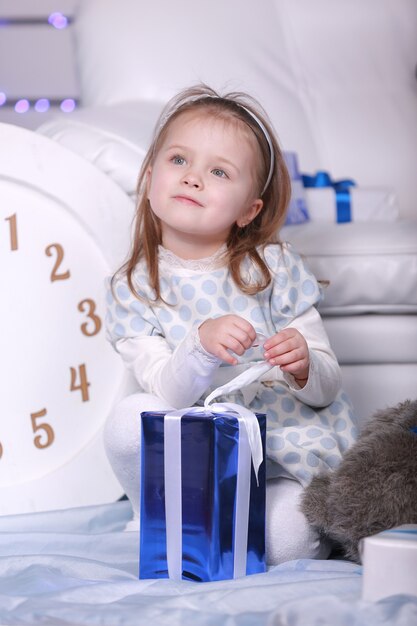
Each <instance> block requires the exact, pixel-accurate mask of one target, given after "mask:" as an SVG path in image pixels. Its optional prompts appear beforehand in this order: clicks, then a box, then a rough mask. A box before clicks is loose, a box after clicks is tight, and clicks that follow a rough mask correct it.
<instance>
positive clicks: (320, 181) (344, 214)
mask: <svg viewBox="0 0 417 626" xmlns="http://www.w3.org/2000/svg"><path fill="white" fill-rule="evenodd" d="M302 179H303V185H304V187H307V188H308V187H316V188H317V187H332V188H333V189H334V190H335V193H336V210H337V222H338V224H341V223H343V222H351V221H352V216H351V208H350V188H351V187H354V186H355V185H356V183H355V181H353V180H351V179H349V178H346V179H344V180H332V179H331V177H330V174H329V173H328V172H325V171H319V172H317V174H315V175H314V176H308V175H307V174H303V176H302Z"/></svg>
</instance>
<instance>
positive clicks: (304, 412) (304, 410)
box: [300, 404, 316, 420]
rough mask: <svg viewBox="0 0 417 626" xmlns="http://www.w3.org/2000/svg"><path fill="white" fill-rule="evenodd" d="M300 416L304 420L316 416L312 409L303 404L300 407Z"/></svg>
mask: <svg viewBox="0 0 417 626" xmlns="http://www.w3.org/2000/svg"><path fill="white" fill-rule="evenodd" d="M300 414H301V416H302V417H305V418H306V419H310V420H311V419H312V418H313V417H314V416H315V415H316V414H315V412H314V411H313V409H312V408H311V407H310V406H307V405H306V404H303V405H302V406H301V407H300Z"/></svg>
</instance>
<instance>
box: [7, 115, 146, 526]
mask: <svg viewBox="0 0 417 626" xmlns="http://www.w3.org/2000/svg"><path fill="white" fill-rule="evenodd" d="M138 165H139V164H138ZM132 212H133V207H132V202H131V200H130V199H129V197H128V196H127V195H126V194H125V193H124V192H123V191H122V190H121V189H120V188H119V187H118V186H117V185H116V184H115V183H114V182H112V181H111V180H110V179H109V178H108V177H107V176H105V175H104V174H103V173H102V172H100V171H99V170H98V169H96V168H95V167H94V166H93V165H92V164H90V163H89V162H88V161H86V160H84V159H82V158H81V157H80V156H77V155H76V154H73V153H72V152H70V151H69V150H67V149H65V148H63V147H62V146H60V145H59V144H57V143H55V142H53V141H52V140H50V139H47V138H46V137H43V136H41V135H39V134H37V133H34V132H31V131H28V130H25V129H22V128H20V127H16V126H12V125H7V124H0V268H1V270H0V272H1V273H0V276H1V278H0V293H1V307H0V324H1V329H0V336H1V341H0V364H1V368H0V380H1V383H0V514H4V513H22V512H28V511H39V510H45V509H56V508H64V507H71V506H82V505H87V504H97V503H103V502H110V501H112V500H114V499H116V498H117V497H119V496H120V495H121V493H122V492H121V487H120V485H119V484H118V482H117V481H116V479H115V477H114V476H113V473H112V471H111V468H110V466H109V463H108V461H107V459H106V456H105V452H104V448H103V443H102V427H103V424H104V422H105V419H106V417H107V415H108V413H109V411H110V410H111V407H112V405H113V404H114V402H115V401H116V400H117V399H118V398H119V397H120V396H121V394H122V393H123V392H124V385H125V383H126V380H125V376H124V370H123V365H122V363H121V361H120V358H119V357H118V356H117V355H116V354H115V353H114V352H113V350H112V348H111V347H110V345H109V344H108V342H107V341H106V338H105V328H104V319H103V317H104V314H105V306H104V297H105V291H104V281H105V277H106V276H108V275H109V274H110V273H111V271H112V270H114V269H115V268H116V267H117V265H118V264H119V263H120V262H121V261H122V260H123V256H124V254H126V252H127V249H128V245H129V227H130V223H131V218H132Z"/></svg>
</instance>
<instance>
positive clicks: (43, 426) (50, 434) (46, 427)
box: [30, 409, 55, 449]
mask: <svg viewBox="0 0 417 626" xmlns="http://www.w3.org/2000/svg"><path fill="white" fill-rule="evenodd" d="M45 415H46V409H42V411H38V412H37V413H31V415H30V419H31V420H32V430H33V432H34V433H36V432H38V431H39V430H42V431H43V433H44V434H45V435H46V441H44V442H42V436H41V435H37V436H36V437H35V439H34V440H33V441H34V444H35V446H36V447H37V448H39V449H42V448H47V447H48V446H50V445H51V444H52V443H53V441H54V439H55V433H54V431H53V428H52V426H51V425H50V424H47V423H46V422H41V423H39V424H38V423H37V422H36V420H37V419H38V418H39V417H45Z"/></svg>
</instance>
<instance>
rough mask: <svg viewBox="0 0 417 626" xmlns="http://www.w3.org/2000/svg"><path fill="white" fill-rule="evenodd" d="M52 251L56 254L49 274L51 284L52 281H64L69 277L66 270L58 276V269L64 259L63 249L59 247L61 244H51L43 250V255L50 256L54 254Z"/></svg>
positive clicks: (68, 272)
mask: <svg viewBox="0 0 417 626" xmlns="http://www.w3.org/2000/svg"><path fill="white" fill-rule="evenodd" d="M53 251H55V254H56V261H55V265H54V267H53V269H52V272H51V283H53V282H54V280H66V279H67V278H69V277H70V275H71V274H70V271H69V270H67V271H66V272H62V273H61V274H58V270H59V267H60V265H61V263H62V261H63V258H64V248H63V247H62V246H61V244H60V243H51V244H50V245H49V246H47V247H46V248H45V254H46V255H47V256H52V255H53V254H54V252H53Z"/></svg>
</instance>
